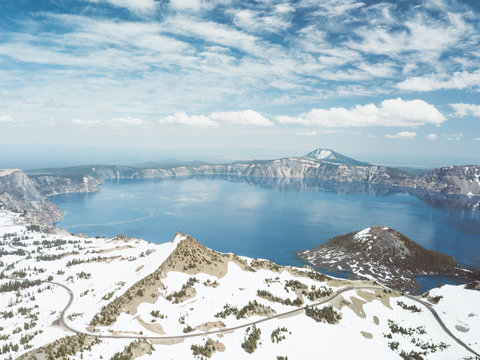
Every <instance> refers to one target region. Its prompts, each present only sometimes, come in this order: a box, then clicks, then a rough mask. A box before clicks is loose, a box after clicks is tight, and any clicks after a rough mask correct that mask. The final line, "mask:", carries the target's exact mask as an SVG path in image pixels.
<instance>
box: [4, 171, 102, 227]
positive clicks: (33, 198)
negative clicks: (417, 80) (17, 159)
mask: <svg viewBox="0 0 480 360" xmlns="http://www.w3.org/2000/svg"><path fill="white" fill-rule="evenodd" d="M99 185H100V181H99V180H97V179H95V178H93V177H91V176H81V177H62V176H32V177H29V176H27V174H26V173H25V172H24V171H22V170H19V169H8V170H0V206H1V207H3V208H5V209H8V210H11V211H15V212H20V213H22V214H23V216H24V217H25V220H27V221H29V222H31V223H35V224H39V225H44V226H50V225H51V224H53V223H55V222H57V221H59V220H60V219H61V218H62V214H63V213H62V211H61V210H60V208H58V206H56V205H54V204H52V203H50V202H48V201H46V198H47V197H48V196H51V195H56V194H63V193H71V192H92V191H98V190H100V186H99Z"/></svg>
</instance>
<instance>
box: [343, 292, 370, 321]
mask: <svg viewBox="0 0 480 360" xmlns="http://www.w3.org/2000/svg"><path fill="white" fill-rule="evenodd" d="M350 300H351V301H352V302H351V303H350V304H349V305H347V306H348V307H349V308H350V309H352V310H353V312H354V313H355V315H357V316H358V317H360V318H362V319H365V318H366V317H367V315H366V314H365V311H364V310H363V304H366V303H367V302H366V301H363V300H361V299H359V298H357V297H355V296H350Z"/></svg>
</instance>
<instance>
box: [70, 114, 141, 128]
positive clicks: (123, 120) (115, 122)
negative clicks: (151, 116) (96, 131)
mask: <svg viewBox="0 0 480 360" xmlns="http://www.w3.org/2000/svg"><path fill="white" fill-rule="evenodd" d="M72 124H74V125H79V126H86V127H96V126H110V127H116V128H126V127H144V126H147V125H150V123H149V122H148V121H145V120H142V119H140V118H135V117H130V116H125V117H118V118H113V119H110V120H107V121H105V122H101V121H100V120H96V119H95V120H94V119H87V120H84V119H78V118H76V119H72Z"/></svg>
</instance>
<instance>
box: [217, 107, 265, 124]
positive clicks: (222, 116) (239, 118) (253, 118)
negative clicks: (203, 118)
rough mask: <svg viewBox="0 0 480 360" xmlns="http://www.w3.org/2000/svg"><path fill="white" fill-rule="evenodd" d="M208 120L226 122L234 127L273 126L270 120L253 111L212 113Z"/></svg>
mask: <svg viewBox="0 0 480 360" xmlns="http://www.w3.org/2000/svg"><path fill="white" fill-rule="evenodd" d="M209 118H210V119H211V120H214V121H220V122H227V123H231V124H235V125H248V126H273V123H272V122H271V121H270V120H268V119H267V118H265V117H264V116H263V115H262V114H260V113H258V112H256V111H253V110H243V111H227V112H213V113H211V114H210V116H209Z"/></svg>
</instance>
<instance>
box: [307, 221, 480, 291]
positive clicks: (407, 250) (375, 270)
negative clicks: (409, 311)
mask: <svg viewBox="0 0 480 360" xmlns="http://www.w3.org/2000/svg"><path fill="white" fill-rule="evenodd" d="M298 254H299V256H300V257H301V258H302V259H303V260H304V261H306V262H308V263H310V264H312V265H314V266H316V267H318V268H323V269H330V270H341V271H347V272H351V273H353V275H354V276H355V278H360V279H373V280H376V281H378V282H380V283H382V284H385V285H387V286H389V287H391V288H393V289H397V290H400V291H409V292H413V293H415V292H416V291H417V290H418V283H417V281H416V280H415V276H418V275H447V276H454V277H463V278H467V279H476V278H480V274H479V273H473V272H470V271H468V270H465V269H462V268H461V267H460V266H459V265H458V264H457V262H456V261H455V259H454V258H453V257H452V256H450V255H446V254H442V253H440V252H437V251H432V250H428V249H425V248H424V247H422V246H420V245H419V244H417V243H416V242H414V241H412V240H410V239H409V238H407V237H406V236H404V235H403V234H401V233H399V232H398V231H395V230H393V229H390V228H388V227H382V226H373V227H370V228H366V229H363V230H361V231H357V232H352V233H348V234H345V235H340V236H337V237H334V238H332V239H330V240H328V241H327V242H326V243H324V244H321V245H319V246H317V247H316V248H313V249H311V250H306V251H300V252H299V253H298Z"/></svg>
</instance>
